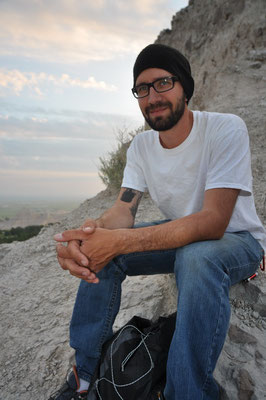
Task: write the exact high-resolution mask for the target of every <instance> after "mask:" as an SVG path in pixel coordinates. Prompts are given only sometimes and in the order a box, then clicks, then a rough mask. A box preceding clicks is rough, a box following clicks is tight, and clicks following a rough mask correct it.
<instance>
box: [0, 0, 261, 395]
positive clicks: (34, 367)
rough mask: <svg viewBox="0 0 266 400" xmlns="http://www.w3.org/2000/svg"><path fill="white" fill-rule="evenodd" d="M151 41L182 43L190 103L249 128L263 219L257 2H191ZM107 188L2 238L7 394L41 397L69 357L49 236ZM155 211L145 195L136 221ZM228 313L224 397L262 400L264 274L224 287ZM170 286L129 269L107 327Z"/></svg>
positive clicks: (62, 290) (221, 365)
mask: <svg viewBox="0 0 266 400" xmlns="http://www.w3.org/2000/svg"><path fill="white" fill-rule="evenodd" d="M158 42H160V43H165V44H169V45H172V46H174V47H176V48H178V49H180V50H181V51H183V52H184V53H185V54H186V55H187V57H188V58H189V59H190V60H191V64H192V69H193V75H194V77H195V82H196V92H195V96H194V99H193V101H192V102H191V108H194V109H196V108H197V109H207V110H211V111H219V112H231V113H236V114H238V115H240V116H241V117H243V119H244V120H245V121H246V123H247V126H248V128H249V133H250V140H251V148H252V166H253V173H254V189H255V197H256V202H257V208H258V212H259V215H260V217H261V219H262V220H263V221H264V223H265V222H266V201H265V193H266V190H265V189H266V181H265V180H266V174H265V172H266V171H265V168H266V166H265V163H264V161H265V138H264V137H265V121H266V116H265V104H266V93H265V76H266V73H265V72H266V52H265V42H266V18H265V0H253V1H252V0H233V1H232V0H231V1H229V0H194V1H190V3H189V6H188V7H187V8H185V9H183V10H181V11H180V12H179V13H177V14H176V15H175V16H174V17H173V20H172V29H171V30H165V31H163V32H161V34H160V35H159V37H158ZM115 196H116V194H115V193H112V192H110V191H108V190H107V191H105V192H102V193H100V194H99V195H97V196H96V197H95V198H93V199H91V200H88V201H86V202H84V203H83V204H82V205H81V206H80V207H79V208H78V209H77V210H75V211H74V212H73V213H71V214H70V215H69V216H67V217H66V218H65V219H64V220H63V221H62V222H61V223H57V224H54V225H50V226H47V227H46V228H44V229H43V230H42V231H41V233H40V234H39V235H38V236H37V237H35V238H32V239H30V240H28V241H26V242H16V243H11V244H9V245H1V246H0V267H1V294H0V296H1V297H0V309H1V317H0V318H1V339H2V340H1V343H2V346H1V355H0V363H1V371H0V375H1V378H0V392H1V396H0V397H1V398H3V399H5V400H11V399H12V400H14V399H15V400H31V399H33V398H38V399H39V400H46V399H47V398H48V397H49V394H50V393H51V392H53V391H54V390H55V389H56V388H57V387H58V386H59V385H60V384H61V382H62V380H63V379H64V377H65V374H66V372H67V370H68V368H69V366H70V365H71V363H72V362H73V352H72V350H71V349H70V348H69V346H68V324H69V320H70V317H71V312H72V307H73V303H74V299H75V293H76V290H77V286H78V281H77V279H75V278H73V277H71V276H69V275H68V273H64V272H62V270H61V269H60V268H59V267H58V265H57V260H56V256H55V245H54V242H53V240H52V236H53V234H55V233H57V232H60V231H62V230H64V229H69V228H72V227H76V226H79V225H80V224H81V223H82V221H84V219H85V218H87V217H88V216H91V217H92V218H96V217H97V216H99V215H100V214H101V213H102V212H103V211H104V209H106V208H108V207H109V206H110V205H111V204H112V203H113V201H114V199H115ZM157 218H160V212H159V211H158V210H157V209H156V208H155V207H154V206H153V205H152V203H151V201H150V199H149V197H145V198H144V200H143V201H142V202H141V204H140V207H139V211H138V216H137V219H138V220H142V221H143V220H144V221H148V220H152V219H157ZM230 298H231V305H232V316H231V325H230V329H229V332H228V337H227V340H226V343H225V346H224V349H223V351H222V355H221V357H220V359H219V362H218V365H217V368H216V371H215V376H216V378H217V380H218V382H219V383H220V384H221V385H222V387H223V395H222V398H223V399H224V400H225V399H230V400H236V399H240V400H248V399H250V400H251V399H252V400H262V399H264V398H265V393H266V383H265V370H266V343H265V332H266V274H263V273H260V274H259V276H258V277H257V278H256V279H255V280H254V281H252V282H250V283H240V284H238V285H235V286H234V287H233V288H232V289H231V293H230ZM175 308H176V290H175V284H174V282H173V278H172V277H171V276H168V275H166V276H153V277H134V278H133V277H132V278H130V279H126V281H125V282H124V284H123V299H122V306H121V310H120V313H119V315H118V317H117V320H116V324H115V327H116V328H118V327H119V326H121V325H122V324H123V323H125V322H126V321H127V320H128V319H130V318H131V316H133V315H135V314H137V315H142V316H145V317H148V318H157V317H158V316H159V315H165V314H168V313H171V312H172V311H174V310H175Z"/></svg>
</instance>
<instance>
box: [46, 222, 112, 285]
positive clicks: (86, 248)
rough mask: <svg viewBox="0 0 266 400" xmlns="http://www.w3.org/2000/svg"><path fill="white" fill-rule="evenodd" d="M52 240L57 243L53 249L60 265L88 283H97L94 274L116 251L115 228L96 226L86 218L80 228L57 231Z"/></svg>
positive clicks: (97, 279) (97, 280)
mask: <svg viewBox="0 0 266 400" xmlns="http://www.w3.org/2000/svg"><path fill="white" fill-rule="evenodd" d="M54 239H55V240H56V241H57V242H59V243H58V244H57V246H56V251H57V259H58V262H59V264H60V266H61V268H63V269H64V270H68V271H69V272H70V274H71V275H73V276H76V277H77V278H80V279H83V280H85V281H86V282H88V283H98V282H99V278H98V277H97V275H96V274H97V273H98V272H99V271H101V270H102V269H103V268H104V266H105V265H106V264H108V262H109V261H111V260H112V259H113V258H114V257H115V256H117V255H118V254H119V251H118V248H117V241H116V240H115V235H114V231H111V230H109V229H103V228H98V227H97V223H96V221H94V220H88V221H86V222H85V224H84V225H83V226H82V227H81V228H79V229H73V230H68V231H64V232H63V233H59V234H57V235H55V236H54ZM62 242H66V243H67V244H66V246H64V245H63V244H62Z"/></svg>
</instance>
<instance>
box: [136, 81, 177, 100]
mask: <svg viewBox="0 0 266 400" xmlns="http://www.w3.org/2000/svg"><path fill="white" fill-rule="evenodd" d="M177 81H179V79H178V78H177V77H176V76H165V77H164V78H159V79H156V80H155V81H153V82H151V83H141V84H140V85H137V86H134V87H133V88H132V89H131V90H132V93H133V96H134V97H136V99H142V97H146V96H148V95H149V94H150V88H151V87H153V89H154V90H155V91H156V92H157V93H163V92H167V91H168V90H171V89H173V87H174V84H175V82H177Z"/></svg>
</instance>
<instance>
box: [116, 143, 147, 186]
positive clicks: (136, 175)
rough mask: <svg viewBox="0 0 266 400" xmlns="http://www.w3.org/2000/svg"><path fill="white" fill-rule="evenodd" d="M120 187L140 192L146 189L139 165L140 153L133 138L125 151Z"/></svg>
mask: <svg viewBox="0 0 266 400" xmlns="http://www.w3.org/2000/svg"><path fill="white" fill-rule="evenodd" d="M122 187H128V188H131V189H135V190H139V191H140V192H145V191H146V190H147V184H146V181H145V177H144V174H143V170H142V167H141V160H140V154H139V152H138V150H137V146H136V142H135V140H134V139H133V141H132V142H131V144H130V146H129V148H128V151H127V162H126V167H125V170H124V176H123V181H122Z"/></svg>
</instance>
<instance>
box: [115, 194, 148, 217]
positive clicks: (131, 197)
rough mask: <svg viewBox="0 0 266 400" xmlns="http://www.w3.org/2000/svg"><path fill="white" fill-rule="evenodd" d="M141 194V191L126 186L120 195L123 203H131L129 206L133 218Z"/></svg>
mask: <svg viewBox="0 0 266 400" xmlns="http://www.w3.org/2000/svg"><path fill="white" fill-rule="evenodd" d="M142 194H143V193H142V192H139V191H138V190H134V189H128V188H127V189H125V191H124V192H123V193H122V195H121V197H120V200H121V201H124V202H125V203H132V206H131V207H130V212H131V214H132V217H133V218H135V215H136V213H137V210H138V206H139V202H140V200H141V197H142Z"/></svg>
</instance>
